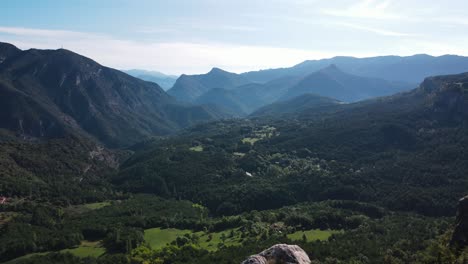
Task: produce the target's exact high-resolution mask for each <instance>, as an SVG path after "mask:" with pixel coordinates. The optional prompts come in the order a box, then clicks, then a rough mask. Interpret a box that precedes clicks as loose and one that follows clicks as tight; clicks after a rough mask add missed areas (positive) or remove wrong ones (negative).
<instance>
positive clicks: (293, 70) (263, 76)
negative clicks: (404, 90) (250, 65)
mask: <svg viewBox="0 0 468 264" xmlns="http://www.w3.org/2000/svg"><path fill="white" fill-rule="evenodd" d="M331 64H335V65H336V66H337V67H339V68H340V69H342V70H343V71H345V72H347V73H350V74H354V75H358V76H365V77H373V78H381V79H385V80H389V81H401V82H408V83H413V84H418V83H420V82H422V81H423V80H424V78H426V77H428V76H434V75H446V74H456V73H463V72H467V71H468V57H462V56H456V55H444V56H439V57H433V56H430V55H426V54H419V55H413V56H407V57H400V56H380V57H369V58H354V57H333V58H330V59H321V60H307V61H304V62H302V63H300V64H297V65H295V66H293V67H290V68H278V69H269V70H260V71H252V72H247V73H243V74H242V76H244V77H245V78H248V79H249V80H251V81H254V82H262V83H264V82H268V81H270V80H273V79H276V78H278V77H282V76H304V75H307V74H310V73H311V72H315V71H318V70H320V69H322V68H324V67H327V66H328V65H331Z"/></svg>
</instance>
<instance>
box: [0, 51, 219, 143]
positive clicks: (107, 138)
mask: <svg viewBox="0 0 468 264" xmlns="http://www.w3.org/2000/svg"><path fill="white" fill-rule="evenodd" d="M0 58H1V59H0V120H1V122H0V128H4V129H7V130H10V131H14V132H15V133H17V134H18V135H21V136H23V137H44V138H50V137H60V136H63V135H66V134H80V135H87V136H89V137H93V138H96V139H98V140H99V141H101V142H103V143H105V144H107V145H108V146H111V147H115V146H122V145H129V144H132V143H135V142H137V141H141V140H142V139H143V138H144V137H148V136H152V135H165V134H168V133H171V132H174V131H175V130H177V129H180V128H182V127H185V126H189V125H191V124H193V123H196V122H200V121H207V120H215V119H217V118H220V117H222V114H221V113H220V111H218V109H213V108H212V107H208V106H192V105H183V104H180V103H178V102H176V101H175V100H174V99H173V98H172V97H171V96H169V95H167V94H166V93H165V92H164V91H163V90H162V89H161V87H159V86H158V85H157V84H155V83H151V82H146V81H143V80H140V79H137V78H134V77H132V76H130V75H127V74H125V73H123V72H120V71H117V70H114V69H111V68H107V67H104V66H102V65H100V64H98V63H96V62H94V61H93V60H91V59H88V58H86V57H83V56H80V55H78V54H76V53H73V52H71V51H68V50H64V49H59V50H37V49H30V50H26V51H22V50H19V49H17V48H16V47H14V46H12V45H10V44H6V43H0Z"/></svg>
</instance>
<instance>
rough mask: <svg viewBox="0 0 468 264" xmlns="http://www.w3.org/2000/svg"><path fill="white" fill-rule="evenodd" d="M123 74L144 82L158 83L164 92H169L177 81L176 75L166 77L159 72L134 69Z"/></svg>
mask: <svg viewBox="0 0 468 264" xmlns="http://www.w3.org/2000/svg"><path fill="white" fill-rule="evenodd" d="M123 72H125V73H126V74H129V75H131V76H133V77H136V78H139V79H142V80H144V81H148V82H154V83H157V84H158V85H159V86H161V88H163V90H164V91H167V90H169V89H170V88H171V87H172V86H173V85H174V83H175V82H176V80H177V76H175V75H166V74H164V73H161V72H157V71H146V70H139V69H132V70H127V71H123Z"/></svg>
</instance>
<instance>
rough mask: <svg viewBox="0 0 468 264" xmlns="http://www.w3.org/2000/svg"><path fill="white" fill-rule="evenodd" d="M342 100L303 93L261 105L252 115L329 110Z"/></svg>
mask: <svg viewBox="0 0 468 264" xmlns="http://www.w3.org/2000/svg"><path fill="white" fill-rule="evenodd" d="M339 104H340V101H338V100H335V99H331V98H327V97H323V96H318V95H314V94H302V95H300V96H297V97H294V98H291V99H289V100H284V101H277V102H275V103H272V104H269V105H266V106H264V107H261V108H260V109H258V110H256V111H255V112H253V113H252V114H251V115H250V116H277V115H282V114H294V113H296V114H297V113H300V112H304V111H313V110H316V111H328V110H329V109H330V108H331V107H334V106H337V105H339Z"/></svg>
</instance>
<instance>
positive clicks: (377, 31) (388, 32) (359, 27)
mask: <svg viewBox="0 0 468 264" xmlns="http://www.w3.org/2000/svg"><path fill="white" fill-rule="evenodd" d="M333 24H335V25H338V26H344V27H347V28H352V29H357V30H361V31H366V32H372V33H375V34H378V35H382V36H388V37H418V36H421V35H419V34H412V33H405V32H398V31H392V30H386V29H381V28H374V27H368V26H363V25H359V24H353V23H346V22H334V23H333Z"/></svg>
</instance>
